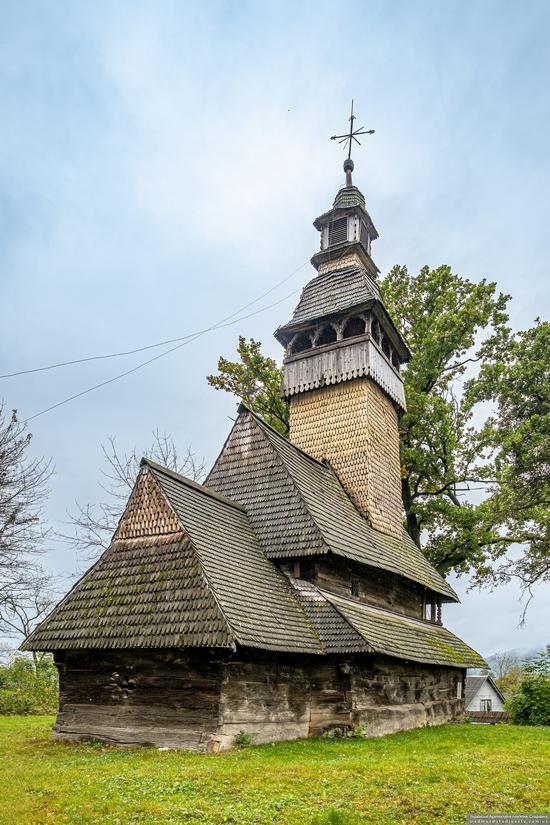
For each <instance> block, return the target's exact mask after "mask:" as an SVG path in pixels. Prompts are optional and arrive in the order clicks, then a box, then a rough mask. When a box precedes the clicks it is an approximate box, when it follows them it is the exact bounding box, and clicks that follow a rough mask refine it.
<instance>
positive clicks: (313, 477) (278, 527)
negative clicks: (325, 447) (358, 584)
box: [207, 408, 458, 601]
mask: <svg viewBox="0 0 550 825" xmlns="http://www.w3.org/2000/svg"><path fill="white" fill-rule="evenodd" d="M243 409H244V408H243ZM207 483H208V484H209V485H210V486H211V487H213V488H214V489H217V490H219V491H220V492H222V493H224V494H228V492H229V491H231V494H232V495H233V496H234V497H235V498H236V499H237V500H238V501H240V502H242V503H243V504H244V506H245V507H246V509H247V512H248V515H249V517H250V520H251V523H252V526H253V529H254V531H255V533H256V535H257V536H258V538H259V540H260V542H261V544H262V547H263V549H264V552H265V553H266V555H267V556H268V557H270V558H284V557H290V556H301V555H317V554H320V553H328V552H332V553H334V554H336V555H338V556H343V557H345V558H348V559H351V560H353V561H356V562H359V563H362V564H368V565H370V566H371V567H376V568H381V569H383V570H388V571H390V572H392V573H395V574H397V575H399V576H403V577H405V578H408V579H410V580H412V581H414V582H417V583H418V584H421V585H423V586H424V587H427V588H429V589H430V590H433V591H435V592H436V593H439V594H441V595H442V596H443V597H444V598H445V599H448V600H451V601H458V596H457V595H456V593H455V592H454V590H453V589H452V587H451V586H450V585H449V584H447V582H446V581H445V580H444V579H443V578H442V577H441V576H440V575H439V573H437V571H436V570H435V569H434V568H433V567H432V565H431V564H430V563H429V561H428V560H427V558H426V557H425V556H424V554H423V553H422V552H421V551H420V550H419V549H418V547H417V546H416V544H415V543H414V542H413V541H412V539H411V538H410V537H409V535H408V534H407V533H406V532H405V531H404V532H403V536H402V538H401V539H395V538H392V537H391V536H388V535H386V534H385V533H381V532H379V531H377V530H374V529H373V528H372V527H371V526H370V525H369V523H368V522H367V520H366V519H365V518H364V517H363V516H362V515H361V514H360V513H359V512H358V510H357V509H356V508H355V506H354V505H353V503H352V501H351V499H350V498H349V496H348V495H347V493H346V492H345V490H344V489H343V487H342V485H341V484H340V481H339V480H338V477H337V476H336V474H335V473H334V471H333V470H332V469H331V468H330V467H328V466H326V465H324V464H321V463H320V462H318V461H316V460H315V459H313V458H311V456H309V455H307V454H306V453H304V452H302V450H299V449H298V448H297V447H295V446H294V445H293V444H292V443H291V442H290V441H288V440H287V439H286V438H283V436H281V435H280V434H279V433H277V432H276V431H275V430H273V429H272V428H271V427H269V426H268V425H267V424H265V423H264V422H263V421H262V420H261V419H260V418H258V417H257V416H255V415H254V414H253V413H251V412H250V411H249V410H246V409H244V411H243V412H242V413H241V414H240V416H239V418H238V420H237V422H236V424H235V426H234V427H233V430H232V432H231V434H230V436H229V438H228V440H227V441H226V443H225V446H224V448H223V450H222V453H221V454H220V456H219V458H218V460H217V461H216V464H215V465H214V467H213V468H212V470H211V472H210V475H209V476H208V480H207Z"/></svg>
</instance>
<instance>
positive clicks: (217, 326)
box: [22, 267, 301, 424]
mask: <svg viewBox="0 0 550 825" xmlns="http://www.w3.org/2000/svg"><path fill="white" fill-rule="evenodd" d="M300 269H301V267H300ZM293 274H295V273H293ZM289 277H290V276H289ZM285 280H288V278H287V279H285ZM281 283H283V282H281ZM278 286H280V284H278ZM275 288H276V287H273V288H272V289H271V290H269V291H268V292H267V293H265V294H269V292H272V291H273V289H275ZM299 291H300V290H299V289H294V290H292V292H289V293H288V295H284V296H283V297H282V298H279V299H278V300H277V301H274V302H273V303H272V304H268V305H267V306H265V307H261V308H260V309H257V310H254V312H249V313H248V315H242V316H239V317H238V318H235V317H234V316H235V315H236V314H237V313H235V312H234V313H233V314H232V315H228V316H226V318H224V319H222V321H219V322H218V323H216V324H213V325H212V326H211V327H208V328H206V329H204V330H200V331H199V332H195V333H191V336H192V337H189V336H188V337H187V339H186V340H185V341H182V342H181V343H179V344H176V346H175V347H170V349H167V350H165V351H164V352H161V353H159V354H158V355H155V356H153V358H148V359H147V361H142V362H141V364H137V365H136V366H135V367H132V368H131V369H129V370H125V371H124V372H121V373H119V374H118V375H114V376H113V377H112V378H108V379H107V380H106V381H101V382H100V383H99V384H94V386H93V387H88V388H87V389H85V390H82V391H81V392H77V393H75V394H74V395H71V396H69V397H68V398H64V399H63V400H62V401H58V402H57V403H56V404H52V405H51V406H50V407H46V408H45V409H43V410H40V412H37V413H34V415H30V416H29V417H28V418H25V419H24V420H23V421H22V423H23V424H27V423H28V422H29V421H33V420H34V419H35V418H39V417H40V416H41V415H45V414H46V413H48V412H51V411H52V410H55V409H57V408H58V407H62V406H63V405H64V404H68V403H69V402H70V401H74V400H75V399H76V398H81V397H82V396H83V395H87V394H88V393H90V392H93V391H94V390H98V389H100V388H101V387H105V386H107V384H112V383H113V382H114V381H118V380H119V379H121V378H124V377H125V376H127V375H131V373H133V372H137V370H140V369H142V367H146V366H147V365H148V364H152V363H153V361H158V360H159V358H164V356H165V355H169V354H170V353H171V352H175V350H178V349H181V348H182V347H185V346H186V345H187V344H190V343H192V341H195V340H196V339H197V338H200V337H201V336H202V335H205V334H206V333H207V332H211V331H213V330H216V329H222V328H223V327H230V326H233V325H234V324H238V323H240V322H241V321H245V320H246V319H247V318H252V317H253V316H254V315H259V314H260V313H262V312H266V310H268V309H271V308H272V307H275V306H278V304H281V303H282V302H283V301H286V300H287V299H288V298H291V297H292V296H293V295H296V293H297V292H299ZM261 297H265V295H263V296H261ZM258 300H260V299H259V298H258V299H255V300H254V301H251V302H250V303H248V304H246V306H244V307H242V308H241V309H240V310H237V312H242V310H243V309H246V308H247V307H249V306H252V305H253V304H255V303H257V301H258ZM231 318H233V320H230V319H231ZM180 340H181V339H180Z"/></svg>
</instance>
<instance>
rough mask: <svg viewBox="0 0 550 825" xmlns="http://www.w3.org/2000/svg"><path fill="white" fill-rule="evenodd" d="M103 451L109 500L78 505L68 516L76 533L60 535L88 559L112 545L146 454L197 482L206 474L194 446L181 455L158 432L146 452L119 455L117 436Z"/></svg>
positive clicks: (104, 485)
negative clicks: (193, 449) (114, 534)
mask: <svg viewBox="0 0 550 825" xmlns="http://www.w3.org/2000/svg"><path fill="white" fill-rule="evenodd" d="M101 450H102V452H103V457H104V459H105V469H104V470H103V471H102V475H103V480H102V481H101V482H100V483H99V486H100V487H101V489H102V491H103V494H104V496H105V498H104V500H103V501H101V502H99V503H96V504H81V503H80V502H78V501H77V502H75V510H74V511H73V512H69V513H68V516H69V524H70V525H71V528H72V533H71V534H69V535H68V534H65V533H64V534H60V535H61V537H62V538H64V539H66V540H68V541H69V542H70V544H71V545H72V546H73V547H74V548H75V549H76V550H77V551H78V552H79V553H81V554H83V555H84V557H85V558H87V559H91V558H96V557H97V556H98V555H99V554H100V553H102V552H103V551H104V550H106V549H107V547H108V546H109V543H110V541H111V538H112V535H113V533H114V531H115V530H116V527H117V524H118V522H119V520H120V517H121V515H122V513H123V511H124V507H125V505H126V502H127V500H128V496H129V494H130V491H131V490H132V488H133V486H134V483H135V480H136V478H137V475H138V472H139V465H140V461H141V457H142V456H143V455H145V456H147V457H148V458H150V459H152V460H153V461H156V462H157V463H158V464H162V465H163V466H164V467H168V468H169V469H170V470H174V471H175V472H177V473H181V475H184V476H187V477H188V478H191V479H193V481H202V479H203V478H204V476H205V475H206V466H205V463H204V460H198V459H197V457H196V455H195V454H194V453H193V451H192V450H191V448H190V447H188V448H187V450H186V451H185V453H183V454H182V455H180V454H179V453H178V450H177V448H176V445H175V443H174V439H173V438H172V436H171V435H170V434H168V433H160V432H159V431H158V430H155V431H154V432H153V442H152V444H151V446H150V447H149V449H148V450H146V451H145V453H142V452H139V451H138V450H137V449H136V448H135V447H134V449H133V450H132V452H131V453H124V454H121V453H119V452H118V449H117V444H116V439H115V438H114V437H113V436H111V438H109V439H108V441H107V443H106V444H102V445H101Z"/></svg>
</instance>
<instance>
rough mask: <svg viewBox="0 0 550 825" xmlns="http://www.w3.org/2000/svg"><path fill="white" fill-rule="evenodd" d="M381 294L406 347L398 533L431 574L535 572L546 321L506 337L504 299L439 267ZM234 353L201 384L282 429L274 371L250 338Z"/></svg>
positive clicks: (544, 435) (544, 564)
mask: <svg viewBox="0 0 550 825" xmlns="http://www.w3.org/2000/svg"><path fill="white" fill-rule="evenodd" d="M382 292H383V297H384V302H385V304H386V306H387V308H388V311H389V312H390V315H391V316H392V318H393V319H394V321H395V323H396V324H397V326H398V327H399V328H400V329H401V331H402V333H403V335H404V336H405V338H406V339H407V342H408V344H409V346H410V348H411V350H412V352H413V358H412V360H411V362H410V364H409V365H408V366H407V368H406V370H405V372H404V378H405V391H406V397H407V411H406V412H404V413H401V414H400V418H399V428H400V440H401V466H402V493H403V507H404V517H405V526H406V529H407V530H408V532H409V534H410V535H411V537H412V538H413V539H414V541H415V542H416V543H417V544H418V546H419V547H421V548H422V549H423V551H424V552H425V553H426V555H427V556H428V557H429V558H430V559H431V561H432V562H433V563H434V564H435V566H436V567H437V569H438V570H439V571H440V572H441V573H443V574H445V573H447V572H449V571H450V570H455V571H457V572H466V571H470V572H472V571H473V573H474V575H475V578H476V580H477V581H478V582H480V583H481V582H486V581H488V580H489V579H492V580H494V579H497V580H501V581H502V580H507V579H509V578H510V577H512V576H519V577H520V578H521V580H522V582H523V583H524V585H525V586H529V585H530V584H532V583H534V582H535V581H537V580H541V579H544V578H547V577H548V574H549V571H548V555H549V554H548V532H549V515H548V503H549V495H548V484H549V481H548V479H549V472H548V470H549V450H550V447H549V432H550V422H549V404H550V401H549V398H550V386H549V385H550V380H549V369H550V367H549V364H550V357H549V356H550V352H549V330H548V324H540V323H537V324H536V325H535V327H533V329H530V330H527V331H526V332H523V333H519V334H518V335H513V334H512V332H511V330H510V328H509V326H508V313H507V304H508V300H509V296H507V295H503V294H500V293H499V292H498V291H497V289H496V285H495V284H494V283H488V282H486V281H481V282H480V283H474V282H472V281H470V280H468V279H466V278H462V277H460V276H459V275H456V274H455V273H453V272H452V271H451V269H450V267H448V266H441V267H438V268H437V269H434V270H430V269H429V268H428V267H425V268H423V269H422V270H421V271H420V273H419V274H417V275H412V274H410V273H409V272H408V270H407V269H406V268H405V267H400V266H398V267H394V268H393V269H392V270H391V272H390V273H389V274H388V275H387V276H386V278H385V279H384V280H383V281H382ZM238 353H239V360H238V361H231V360H229V359H226V358H220V360H219V363H218V370H219V372H218V374H217V375H215V376H209V377H208V381H209V383H210V384H212V385H213V386H215V387H216V388H217V389H223V390H226V391H228V392H231V393H233V394H235V395H236V396H237V397H239V398H241V399H242V400H244V401H245V402H246V403H247V404H248V405H249V406H250V407H251V408H252V409H254V410H256V411H257V412H259V413H260V414H261V415H262V416H263V417H264V418H265V419H266V420H267V421H268V422H269V423H271V424H272V425H273V426H275V427H277V429H278V430H279V431H280V432H283V433H284V434H286V433H287V432H288V409H287V408H286V405H285V404H284V403H283V402H282V401H281V399H280V394H279V389H280V384H281V370H280V369H279V368H278V367H277V365H276V363H275V362H274V361H273V359H270V358H266V357H265V356H263V355H262V353H261V344H260V343H259V342H257V341H254V340H251V341H248V342H247V341H246V340H245V339H244V338H240V339H239V347H238ZM511 545H515V547H514V553H513V555H509V554H508V550H509V548H510V546H511Z"/></svg>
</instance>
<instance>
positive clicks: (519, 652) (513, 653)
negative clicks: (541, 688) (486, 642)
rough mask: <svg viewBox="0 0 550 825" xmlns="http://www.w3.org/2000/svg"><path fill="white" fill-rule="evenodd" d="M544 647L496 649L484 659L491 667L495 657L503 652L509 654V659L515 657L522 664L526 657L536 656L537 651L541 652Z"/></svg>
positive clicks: (493, 664)
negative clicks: (495, 651)
mask: <svg viewBox="0 0 550 825" xmlns="http://www.w3.org/2000/svg"><path fill="white" fill-rule="evenodd" d="M543 651H544V648H542V647H530V648H527V647H523V648H514V649H513V650H504V651H498V652H497V653H492V654H491V655H490V656H485V657H484V659H485V661H486V662H487V664H488V665H489V667H491V668H493V667H494V666H495V664H496V662H497V657H498V656H501V655H502V654H503V653H504V654H505V655H507V656H509V657H510V658H511V659H515V660H516V661H517V663H518V665H521V664H523V662H526V661H527V660H528V659H532V658H533V656H537V655H538V654H539V653H542V652H543Z"/></svg>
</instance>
